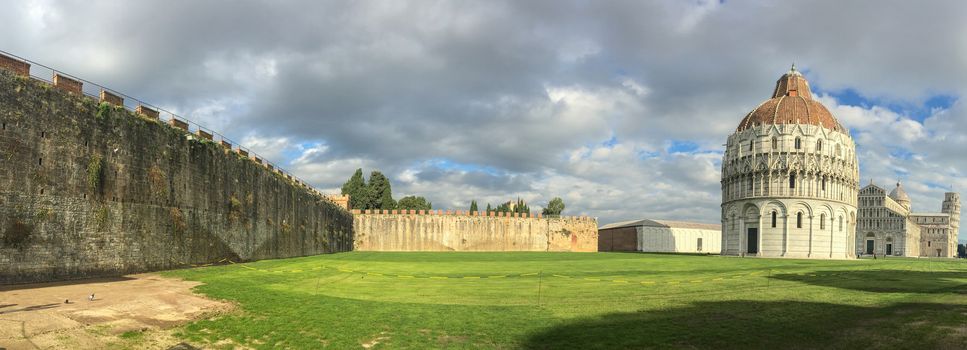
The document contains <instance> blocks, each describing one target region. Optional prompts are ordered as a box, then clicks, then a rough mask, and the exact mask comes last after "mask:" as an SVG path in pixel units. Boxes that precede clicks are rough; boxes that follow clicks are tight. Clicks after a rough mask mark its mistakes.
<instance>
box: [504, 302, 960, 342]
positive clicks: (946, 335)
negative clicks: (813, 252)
mask: <svg viewBox="0 0 967 350" xmlns="http://www.w3.org/2000/svg"><path fill="white" fill-rule="evenodd" d="M964 315H967V306H965V305H958V304H952V305H948V304H923V303H921V304H896V305H893V306H890V307H884V308H867V307H857V306H847V305H838V304H829V303H814V302H791V301H779V302H755V301H725V302H699V303H694V304H691V305H689V306H686V307H681V308H671V309H665V310H656V311H643V312H629V313H613V314H607V315H603V316H600V317H596V318H586V319H578V320H575V321H570V322H565V323H564V324H563V325H559V326H556V327H552V328H551V329H548V330H546V331H543V332H540V333H537V334H533V335H531V336H530V337H529V338H527V339H526V341H525V342H524V344H522V345H523V347H524V348H526V349H563V348H567V349H641V348H702V349H705V348H716V349H719V348H730V349H749V348H752V349H761V348H774V349H779V348H823V349H828V348H849V349H856V348H862V349H869V348H913V347H917V348H933V349H937V348H941V349H942V348H960V347H959V345H962V344H964V342H967V332H965V330H967V329H964V327H965V326H964V324H963V320H964V317H965V316H964ZM958 327H960V328H958ZM958 329H959V331H958Z"/></svg>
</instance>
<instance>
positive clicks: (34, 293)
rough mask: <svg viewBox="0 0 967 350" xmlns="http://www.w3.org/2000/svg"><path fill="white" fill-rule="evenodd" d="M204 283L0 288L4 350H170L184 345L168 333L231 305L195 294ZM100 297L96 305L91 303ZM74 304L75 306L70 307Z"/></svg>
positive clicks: (160, 280) (130, 280) (140, 278)
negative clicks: (129, 347)
mask: <svg viewBox="0 0 967 350" xmlns="http://www.w3.org/2000/svg"><path fill="white" fill-rule="evenodd" d="M199 284H200V283H198V282H190V281H182V280H179V279H172V278H166V277H161V276H158V275H155V274H139V275H129V276H124V277H119V278H112V279H92V280H81V281H69V282H54V283H38V284H29V285H15V286H0V348H6V349H11V350H12V349H100V348H105V347H108V346H112V345H113V346H120V347H124V344H126V343H130V341H131V339H123V338H122V337H121V335H122V334H124V333H125V332H129V331H147V332H145V333H128V336H130V338H136V339H135V341H136V342H137V343H138V345H137V347H138V348H144V347H148V348H169V347H171V346H174V345H176V344H178V343H179V340H177V339H175V338H173V337H172V336H171V335H170V334H169V332H163V331H158V330H163V329H167V328H171V327H174V326H177V325H180V324H184V323H186V322H188V321H191V320H194V319H198V318H202V317H206V316H210V315H214V314H217V313H223V312H226V311H228V310H231V309H232V305H231V304H229V303H225V302H221V301H214V300H210V299H207V298H205V297H203V296H201V295H198V294H195V293H192V291H191V288H192V287H195V286H197V285H199ZM91 293H94V300H93V301H92V300H89V296H90V295H91ZM65 300H69V303H65Z"/></svg>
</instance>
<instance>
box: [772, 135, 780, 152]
mask: <svg viewBox="0 0 967 350" xmlns="http://www.w3.org/2000/svg"><path fill="white" fill-rule="evenodd" d="M772 149H773V150H778V149H779V139H776V138H775V137H773V138H772Z"/></svg>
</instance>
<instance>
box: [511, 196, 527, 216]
mask: <svg viewBox="0 0 967 350" xmlns="http://www.w3.org/2000/svg"><path fill="white" fill-rule="evenodd" d="M514 212H515V213H521V214H524V213H530V212H531V208H530V207H528V206H527V203H524V200H523V199H520V198H517V205H516V206H514Z"/></svg>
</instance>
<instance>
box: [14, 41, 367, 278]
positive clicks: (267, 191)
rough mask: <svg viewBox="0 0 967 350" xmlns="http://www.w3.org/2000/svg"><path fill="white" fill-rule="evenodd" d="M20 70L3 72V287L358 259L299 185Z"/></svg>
mask: <svg viewBox="0 0 967 350" xmlns="http://www.w3.org/2000/svg"><path fill="white" fill-rule="evenodd" d="M15 61H16V60H13V61H11V59H9V58H6V57H0V68H7V67H13V68H17V69H15V70H11V69H0V124H2V127H0V284H6V283H21V282H35V281H50V280H61V279H71V278H81V277H93V276H110V275H120V274H126V273H133V272H143V271H153V270H163V269H170V268H177V267H183V266H191V265H200V264H209V263H218V262H222V263H226V262H229V261H232V262H237V261H246V260H257V259H269V258H284V257H294V256H304V255H313V254H320V253H331V252H340V251H348V250H351V249H352V242H353V238H352V224H353V218H352V215H351V214H350V213H349V212H348V211H346V210H345V209H342V208H339V207H338V206H336V205H334V204H333V203H332V202H331V201H329V200H326V199H325V198H324V197H323V196H322V194H321V193H319V192H318V191H315V190H313V189H311V188H310V187H308V186H307V185H305V184H304V183H302V182H300V181H299V180H298V179H293V178H292V177H291V176H290V175H287V174H283V173H281V172H280V171H279V170H278V169H272V168H271V165H269V164H267V163H266V164H262V162H261V160H255V159H253V158H251V157H248V156H247V155H244V154H243V152H241V151H240V150H233V149H232V146H231V144H229V143H227V142H223V143H222V144H216V143H214V142H212V141H210V137H206V136H207V135H201V136H199V135H196V134H192V133H189V132H187V131H186V130H183V129H182V128H181V126H182V125H172V126H169V125H166V124H164V123H162V122H161V121H160V120H158V115H157V111H154V110H151V109H147V108H139V109H138V110H139V111H140V112H142V113H135V112H131V111H128V110H127V109H125V108H123V107H122V106H121V105H120V104H121V103H120V102H121V100H120V97H119V96H116V95H113V94H102V96H103V97H102V99H103V100H104V101H105V102H104V103H99V102H100V101H97V100H96V98H92V97H89V96H86V95H84V94H83V93H78V91H80V89H81V86H80V84H81V82H79V81H77V80H74V79H69V80H68V79H65V78H64V77H58V78H57V82H58V84H61V85H62V87H61V88H58V87H56V86H51V85H49V84H48V83H45V82H42V81H39V80H36V79H33V78H29V77H26V76H24V74H23V69H20V68H21V67H22V65H17V64H16V62H15ZM209 135H210V134H209Z"/></svg>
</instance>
